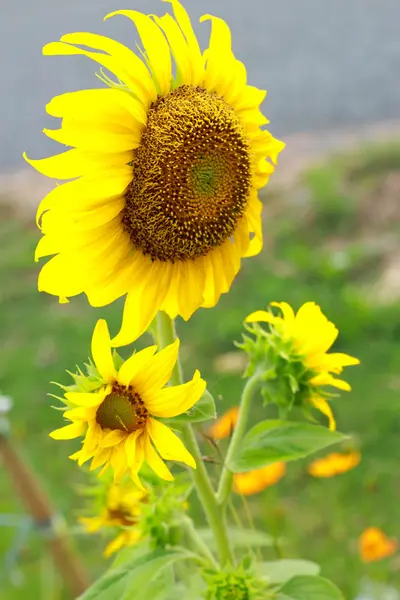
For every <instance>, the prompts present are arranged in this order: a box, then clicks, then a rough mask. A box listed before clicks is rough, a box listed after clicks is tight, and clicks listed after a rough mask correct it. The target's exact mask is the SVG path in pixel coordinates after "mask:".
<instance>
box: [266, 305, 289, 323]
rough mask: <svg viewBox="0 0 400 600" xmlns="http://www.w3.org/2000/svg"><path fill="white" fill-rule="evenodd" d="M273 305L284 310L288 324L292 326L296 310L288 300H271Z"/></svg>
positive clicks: (284, 316)
mask: <svg viewBox="0 0 400 600" xmlns="http://www.w3.org/2000/svg"><path fill="white" fill-rule="evenodd" d="M270 304H271V306H276V307H277V308H279V309H280V310H281V311H282V314H283V318H284V320H285V322H286V325H288V326H290V325H292V324H293V322H294V320H295V315H294V310H293V308H292V307H291V306H290V304H288V303H287V302H271V303H270Z"/></svg>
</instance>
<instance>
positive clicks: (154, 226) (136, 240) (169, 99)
mask: <svg viewBox="0 0 400 600" xmlns="http://www.w3.org/2000/svg"><path fill="white" fill-rule="evenodd" d="M132 168H133V181H132V183H131V184H130V185H129V186H128V188H127V190H126V192H125V199H126V205H125V208H124V210H123V216H122V222H123V224H124V226H125V229H126V230H127V232H128V233H129V236H130V238H131V240H132V244H133V246H134V247H135V248H137V249H140V250H141V251H142V252H143V254H145V255H149V256H150V257H151V258H152V260H156V259H157V260H162V261H168V262H175V261H184V260H188V259H195V258H197V257H199V256H205V255H207V254H208V252H209V251H210V250H212V249H213V248H215V247H218V246H220V245H221V244H223V242H224V241H225V240H227V239H229V238H230V237H231V236H232V235H233V234H234V233H235V230H236V227H237V224H238V221H239V219H240V218H241V217H242V216H243V215H244V213H245V211H246V207H247V203H248V198H249V194H250V189H251V157H250V151H249V144H248V141H247V137H246V133H245V131H244V128H243V126H242V124H241V122H240V119H239V117H238V116H237V115H236V113H235V111H234V110H233V109H232V108H231V107H230V106H229V105H228V104H227V103H226V102H225V101H224V100H223V99H222V98H220V97H218V96H217V95H216V94H210V93H208V92H207V91H206V90H204V89H202V88H200V87H196V88H194V87H191V86H188V85H182V86H180V87H178V88H177V89H175V90H174V91H172V92H170V93H169V94H168V95H167V96H164V97H160V98H158V99H157V101H156V102H154V103H153V104H152V105H151V107H150V110H149V113H148V121H147V126H146V128H145V130H144V132H143V135H142V141H141V145H140V147H139V148H137V149H136V150H135V151H134V156H133V161H132Z"/></svg>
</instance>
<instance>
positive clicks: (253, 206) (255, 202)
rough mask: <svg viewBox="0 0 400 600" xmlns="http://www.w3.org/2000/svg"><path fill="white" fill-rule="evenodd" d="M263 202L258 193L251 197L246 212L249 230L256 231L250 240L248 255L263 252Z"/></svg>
mask: <svg viewBox="0 0 400 600" xmlns="http://www.w3.org/2000/svg"><path fill="white" fill-rule="evenodd" d="M262 207H263V205H262V202H260V200H259V199H258V197H257V194H255V195H254V197H253V198H252V199H251V201H250V203H249V207H248V210H247V213H246V216H247V222H248V227H249V231H250V232H252V233H254V237H253V238H252V239H251V240H250V244H249V248H248V250H247V252H246V255H245V256H246V257H250V256H256V255H257V254H259V253H260V252H261V249H262V246H263V232H262V221H261V212H262Z"/></svg>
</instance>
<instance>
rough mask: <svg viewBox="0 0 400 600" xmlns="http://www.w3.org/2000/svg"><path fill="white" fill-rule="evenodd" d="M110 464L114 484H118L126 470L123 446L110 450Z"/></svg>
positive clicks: (126, 464)
mask: <svg viewBox="0 0 400 600" xmlns="http://www.w3.org/2000/svg"><path fill="white" fill-rule="evenodd" d="M110 463H111V466H112V468H113V470H114V483H119V482H120V481H121V479H122V477H123V476H124V475H125V473H126V471H127V468H128V463H127V460H126V455H125V445H124V444H120V445H119V446H113V447H112V448H111V455H110Z"/></svg>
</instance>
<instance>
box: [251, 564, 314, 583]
mask: <svg viewBox="0 0 400 600" xmlns="http://www.w3.org/2000/svg"><path fill="white" fill-rule="evenodd" d="M256 569H257V572H258V573H259V574H260V575H261V576H262V577H264V578H265V579H266V580H267V581H268V583H269V584H270V585H278V584H280V585H282V584H283V583H285V582H286V581H289V580H290V579H292V578H293V577H296V576H298V575H319V572H320V566H319V565H317V563H314V562H311V561H310V560H302V559H292V558H284V559H282V560H271V561H269V562H263V563H259V564H257V565H256Z"/></svg>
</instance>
